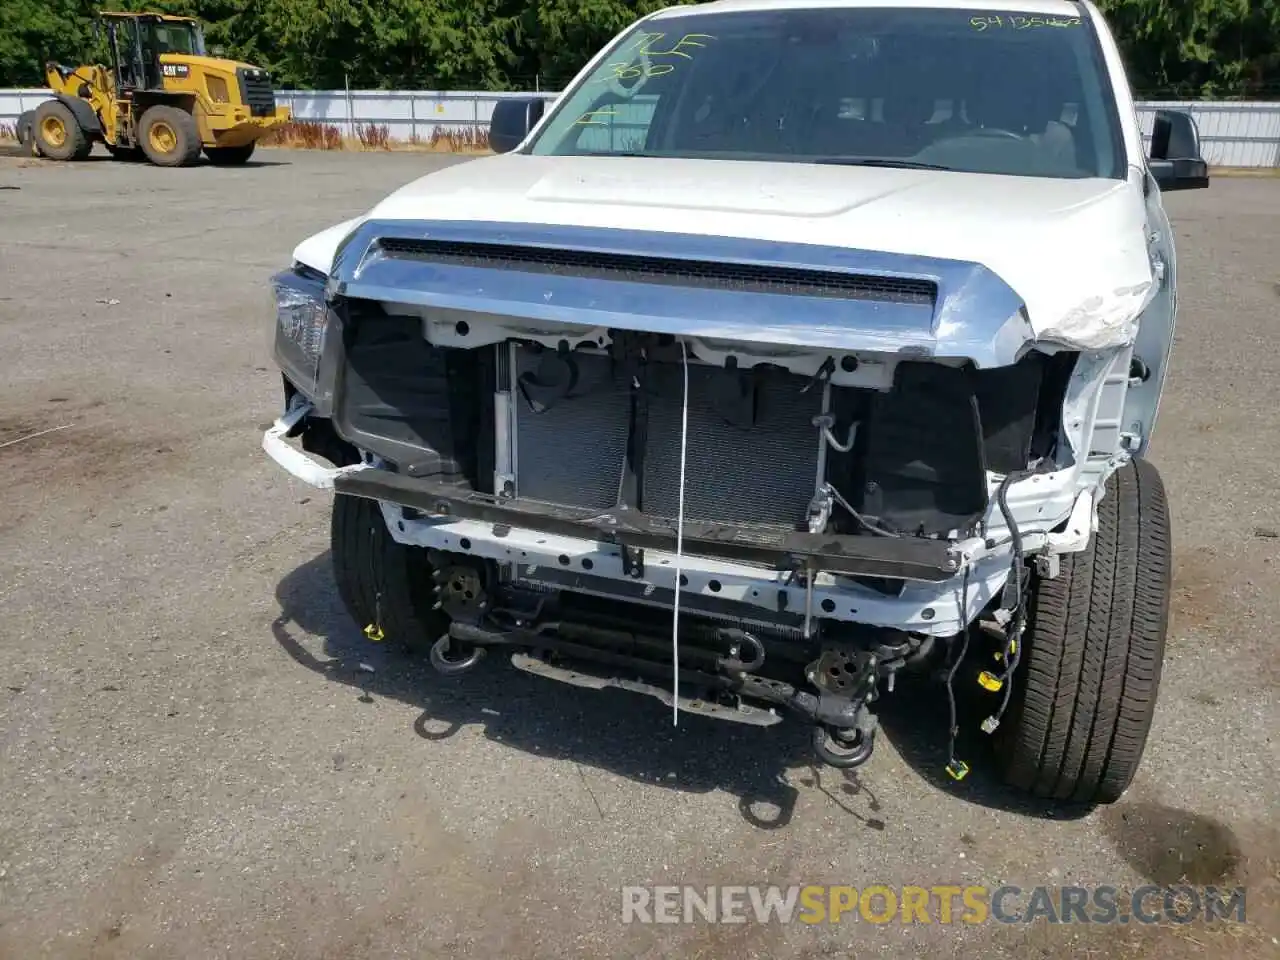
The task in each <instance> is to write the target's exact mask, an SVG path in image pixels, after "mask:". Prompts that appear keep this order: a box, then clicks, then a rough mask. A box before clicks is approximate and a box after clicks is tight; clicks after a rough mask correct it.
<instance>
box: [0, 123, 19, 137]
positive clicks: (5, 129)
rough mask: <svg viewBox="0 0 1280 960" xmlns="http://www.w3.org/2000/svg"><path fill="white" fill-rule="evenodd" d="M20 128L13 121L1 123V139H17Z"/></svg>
mask: <svg viewBox="0 0 1280 960" xmlns="http://www.w3.org/2000/svg"><path fill="white" fill-rule="evenodd" d="M17 139H18V128H17V127H16V126H14V125H13V124H12V123H0V140H17Z"/></svg>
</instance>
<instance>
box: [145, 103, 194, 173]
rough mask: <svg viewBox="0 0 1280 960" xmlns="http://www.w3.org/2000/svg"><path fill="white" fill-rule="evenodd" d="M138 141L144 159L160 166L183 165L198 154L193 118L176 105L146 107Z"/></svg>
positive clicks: (190, 161)
mask: <svg viewBox="0 0 1280 960" xmlns="http://www.w3.org/2000/svg"><path fill="white" fill-rule="evenodd" d="M138 142H139V143H140V144H141V145H142V152H143V153H145V154H146V155H147V159H148V160H150V161H151V162H152V163H154V164H156V165H157V166H161V167H185V166H187V165H188V164H191V163H195V161H196V159H197V158H198V157H199V156H200V134H199V133H198V132H197V131H196V120H195V117H193V116H191V114H189V113H187V111H185V110H180V109H178V108H177V107H169V106H164V105H157V106H154V107H151V108H150V109H148V110H147V112H146V113H144V114H143V115H142V124H141V126H140V129H139V131H138Z"/></svg>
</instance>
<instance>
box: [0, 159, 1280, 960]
mask: <svg viewBox="0 0 1280 960" xmlns="http://www.w3.org/2000/svg"><path fill="white" fill-rule="evenodd" d="M260 157H261V162H260V163H255V164H254V165H252V166H250V167H247V168H245V169H240V170H227V169H216V168H212V167H196V168H192V169H184V170H158V169H155V168H153V167H149V166H144V165H132V164H118V163H112V162H108V161H106V160H105V159H104V160H100V161H91V162H86V163H83V164H77V165H58V164H47V163H43V162H39V161H31V160H22V159H0V357H2V358H3V359H2V360H0V362H2V363H3V368H2V369H3V376H2V377H0V444H5V445H4V446H0V477H3V482H4V494H3V498H2V499H0V650H2V651H3V661H2V663H0V957H5V958H8V957H13V958H23V960H27V958H37V957H67V958H79V957H109V958H116V957H118V958H143V957H183V958H192V960H195V958H203V957H235V958H238V960H253V958H268V957H271V958H276V957H289V958H294V957H296V958H320V957H324V958H340V957H343V958H345V957H352V958H355V957H359V958H361V960H374V958H384V957H415V958H421V957H426V956H462V957H480V958H490V957H497V956H522V957H578V956H581V957H601V956H631V957H664V956H685V957H691V958H695V957H696V958H719V957H725V958H728V957H733V958H749V957H761V958H763V957H770V958H791V957H852V956H855V955H856V956H858V957H866V956H885V957H898V956H901V957H917V956H922V955H924V956H941V957H946V956H952V955H961V956H983V957H1026V956H1042V957H1044V956H1048V957H1064V958H1065V957H1084V956H1121V957H1150V958H1160V960H1166V958H1174V960H1176V958H1179V957H1193V956H1199V955H1201V954H1202V953H1203V952H1208V951H1212V952H1214V953H1216V954H1218V955H1219V956H1221V957H1231V956H1238V957H1265V956H1277V955H1280V946H1277V939H1276V938H1277V937H1280V910H1278V908H1277V907H1278V902H1280V901H1278V898H1277V894H1276V889H1277V886H1276V883H1277V877H1276V871H1277V861H1280V833H1278V831H1277V821H1278V817H1277V812H1278V810H1280V803H1278V801H1277V789H1276V775H1275V770H1276V769H1277V766H1278V764H1280V756H1278V755H1277V754H1278V751H1277V742H1276V730H1277V728H1280V707H1278V706H1277V686H1278V684H1280V670H1278V669H1277V656H1276V648H1275V640H1274V636H1273V634H1272V631H1271V628H1270V626H1269V622H1270V621H1269V619H1268V614H1267V613H1266V611H1267V610H1269V609H1272V605H1273V604H1275V603H1276V602H1277V601H1278V600H1280V562H1277V560H1276V558H1277V555H1278V554H1280V539H1276V538H1275V533H1276V531H1277V529H1278V528H1280V506H1278V505H1277V501H1276V499H1275V492H1276V487H1275V478H1276V466H1275V451H1276V450H1277V449H1280V418H1278V417H1277V416H1276V413H1275V411H1276V410H1277V408H1278V407H1280V378H1277V376H1276V363H1275V357H1276V340H1275V338H1276V317H1277V313H1278V312H1280V266H1278V265H1277V255H1276V252H1277V251H1278V250H1280V181H1275V180H1265V179H1230V180H1228V179H1220V180H1217V181H1215V183H1214V185H1213V188H1212V189H1210V190H1208V191H1202V192H1195V193H1187V194H1181V195H1175V196H1172V197H1170V199H1169V201H1168V203H1169V206H1170V208H1171V210H1172V215H1173V218H1174V221H1175V226H1176V230H1177V234H1178V239H1179V243H1180V254H1181V259H1180V262H1179V268H1180V270H1181V272H1182V278H1181V289H1180V292H1181V296H1182V313H1181V323H1180V325H1179V330H1178V343H1177V347H1176V351H1175V359H1174V365H1173V371H1172V374H1171V378H1172V379H1171V383H1170V385H1169V389H1168V391H1167V392H1166V397H1165V401H1164V406H1163V409H1162V412H1161V422H1160V425H1159V429H1158V430H1157V435H1156V440H1155V443H1154V447H1153V457H1154V459H1155V460H1156V461H1157V463H1158V465H1159V466H1160V467H1161V468H1162V470H1163V471H1164V475H1165V477H1166V480H1167V483H1168V486H1169V489H1170V495H1171V499H1172V503H1173V509H1174V515H1175V524H1176V526H1175V533H1176V543H1177V545H1176V560H1177V570H1176V584H1175V587H1176V600H1175V622H1174V625H1173V630H1172V634H1171V637H1170V641H1169V651H1168V658H1167V660H1166V663H1165V681H1164V687H1163V691H1162V697H1161V700H1160V709H1159V713H1158V716H1157V718H1156V722H1155V729H1154V732H1153V737H1152V742H1151V745H1150V747H1149V749H1148V752H1147V757H1146V761H1145V764H1144V766H1143V769H1142V772H1141V774H1140V776H1139V778H1138V780H1137V782H1136V783H1135V784H1134V786H1133V788H1132V789H1131V790H1130V792H1129V793H1128V794H1127V795H1126V797H1125V798H1124V799H1123V800H1122V801H1121V802H1120V803H1119V804H1117V805H1115V806H1113V807H1110V808H1105V809H1098V810H1095V811H1081V810H1077V809H1071V808H1060V809H1049V810H1046V809H1044V808H1043V807H1034V806H1030V805H1027V804H1024V803H1023V802H1022V801H1020V800H1019V799H1018V798H1017V797H1015V796H1012V795H1010V794H1009V793H1007V792H1006V791H1004V790H1002V789H1001V788H1000V787H999V786H998V785H997V784H996V783H995V782H994V780H993V778H992V777H991V775H990V773H989V770H990V763H989V760H988V758H986V757H985V755H984V754H983V752H982V750H981V749H980V745H979V744H969V745H968V746H967V747H966V749H967V751H968V753H967V755H968V757H969V759H970V760H971V762H973V763H974V765H975V767H976V770H975V773H974V774H973V776H971V777H970V778H969V780H967V781H965V782H964V783H963V784H959V785H956V784H953V783H951V782H950V781H949V780H947V779H946V778H945V776H940V774H941V765H942V762H943V759H944V757H943V755H942V752H941V748H942V744H941V737H942V732H943V730H944V728H945V726H946V720H945V716H944V714H943V713H942V712H941V711H940V710H939V706H938V703H937V697H936V696H935V695H933V694H932V693H931V692H930V691H928V690H924V689H909V688H908V689H904V688H903V687H902V686H900V687H899V692H898V694H896V695H895V696H894V697H892V698H890V700H889V701H887V705H886V709H885V711H884V717H883V720H884V724H885V730H886V736H885V737H883V738H882V746H881V749H879V750H878V751H877V755H876V757H875V759H874V760H873V761H872V762H871V763H870V764H869V765H868V766H867V767H865V768H864V769H863V771H862V772H861V773H860V774H859V775H858V776H856V777H848V776H842V775H841V774H840V773H839V772H838V771H835V770H833V769H830V768H819V767H816V766H815V765H814V764H813V762H812V759H811V756H810V753H809V749H808V745H807V737H806V735H805V731H804V730H803V729H801V728H800V727H799V726H790V725H787V726H784V727H782V728H780V729H779V728H775V729H774V730H772V731H769V732H764V733H761V732H758V731H754V730H749V729H742V730H740V729H737V728H736V727H734V726H732V725H724V724H717V723H713V722H709V721H702V722H700V721H699V720H698V719H697V718H692V717H690V718H687V719H686V720H685V721H684V722H683V723H682V724H681V726H680V728H679V729H678V730H676V731H673V730H672V729H671V727H670V724H669V720H668V717H667V713H666V711H665V709H664V708H663V707H661V706H660V705H659V704H657V703H656V702H655V701H649V700H648V699H645V698H634V697H628V696H625V695H621V694H618V695H598V694H593V693H589V692H584V691H579V690H575V689H573V688H569V687H564V686H561V685H559V684H554V683H551V682H549V681H545V680H541V679H538V678H534V677H529V676H526V675H524V674H520V673H518V672H516V671H514V670H511V669H509V668H504V667H503V666H502V665H501V664H500V663H498V659H499V658H490V659H489V661H488V662H487V666H486V667H485V668H484V669H483V670H481V671H479V672H478V674H476V675H473V676H471V677H468V678H467V679H465V680H463V681H462V682H459V683H455V684H442V683H440V682H438V681H437V680H436V679H435V678H434V676H433V675H432V674H431V673H430V671H429V670H428V669H426V668H425V667H424V666H423V665H421V664H419V663H415V662H413V661H410V660H408V659H407V658H404V657H402V656H400V655H398V654H396V653H394V652H393V651H390V650H386V649H383V648H382V647H375V646H372V645H370V644H367V643H366V642H365V641H364V640H363V638H362V637H361V636H360V635H359V633H358V631H357V630H356V629H355V628H354V626H353V625H352V624H351V623H350V622H349V621H348V620H347V619H346V617H345V616H344V614H343V613H342V611H341V609H340V606H339V603H338V600H337V597H336V594H335V591H334V587H333V583H332V579H331V576H330V573H329V557H328V542H327V541H328V499H327V497H326V496H323V495H320V494H318V493H316V492H315V491H313V490H311V489H309V488H306V487H304V486H302V485H301V484H298V483H295V482H293V481H292V480H291V479H289V478H287V477H286V475H285V474H283V473H282V472H281V471H280V470H278V469H277V468H275V467H274V466H273V465H272V464H270V463H269V462H268V461H267V460H266V458H265V457H264V456H263V455H262V454H261V452H260V449H259V440H260V433H261V430H262V429H263V427H264V426H265V425H266V423H267V422H268V421H269V420H270V419H272V418H273V417H274V416H275V415H276V414H277V412H278V408H279V402H280V396H279V380H278V376H277V374H276V373H275V372H274V370H273V368H272V366H271V362H270V357H269V348H268V331H269V322H270V321H269V309H270V308H269V303H268V299H267V294H266V292H265V281H266V279H267V277H268V275H269V274H270V273H271V272H272V271H273V270H274V269H276V268H279V267H280V266H281V265H283V264H285V263H286V261H287V259H288V256H289V252H290V250H291V249H292V247H293V245H294V244H295V243H296V242H297V241H298V240H300V239H301V238H302V237H304V236H306V235H307V234H309V233H311V232H313V231H314V230H316V229H319V228H321V227H323V226H326V225H328V224H330V223H331V222H334V221H337V220H338V219H340V218H344V217H347V216H350V215H354V214H356V213H358V212H361V211H363V210H364V209H366V208H367V207H368V206H369V205H370V204H371V203H372V202H373V201H375V200H376V199H378V198H380V197H381V196H382V195H384V194H385V193H386V192H387V191H389V190H390V189H391V188H393V187H396V186H398V185H400V184H402V183H405V182H407V181H409V180H411V179H413V178H414V177H416V176H417V175H419V174H421V173H423V172H425V171H427V170H429V169H431V168H432V167H434V166H438V165H440V164H442V163H447V162H450V161H449V160H447V159H444V158H440V157H433V156H428V155H417V154H387V155H343V154H310V153H301V152H297V153H295V152H288V151H264V152H263V153H262V154H260ZM38 431H52V432H47V433H44V434H43V435H40V436H35V437H31V438H29V439H21V438H24V437H27V436H28V435H29V434H33V433H36V432H38ZM14 440H17V441H18V442H16V443H11V442H9V441H14ZM362 664H364V665H367V666H369V667H372V668H373V672H369V671H368V670H366V669H363V668H362V666H361V665H362ZM1184 878H1185V879H1186V880H1188V881H1190V882H1193V883H1201V884H1207V883H1216V884H1226V885H1233V884H1238V883H1247V884H1248V885H1249V899H1248V911H1249V917H1250V923H1248V924H1247V925H1244V926H1240V925H1230V924H1223V923H1218V924H1215V925H1212V926H1208V925H1204V924H1195V925H1190V926H1175V925H1169V924H1164V925H1158V926H1153V927H1140V926H1134V925H1131V926H1109V927H1101V926H1098V925H1090V926H1082V925H1080V924H1074V925H1063V926H1048V925H1044V924H1036V925H1033V926H1024V925H1012V926H1010V925H1003V924H994V923H993V924H985V925H981V926H956V925H952V926H944V925H938V924H932V925H913V926H903V925H899V924H892V925H888V926H873V925H871V924H868V923H856V924H854V923H848V922H845V923H842V924H840V925H838V926H832V925H822V926H817V927H808V926H804V925H800V924H795V925H790V926H782V925H777V924H769V925H760V924H755V923H750V924H746V925H739V926H735V925H720V926H711V925H707V924H694V925H677V926H623V925H622V924H621V922H620V894H619V888H620V887H621V886H622V885H624V884H649V883H692V884H699V885H703V884H713V883H719V884H746V883H777V884H790V883H847V884H852V885H855V886H858V887H864V886H866V885H869V884H873V883H884V884H890V885H901V884H920V885H925V886H929V885H933V884H941V883H983V884H987V885H992V886H994V885H996V884H999V883H1015V884H1019V885H1021V886H1023V887H1032V886H1035V885H1037V884H1046V885H1050V886H1053V887H1058V886H1061V885H1065V884H1072V883H1114V884H1117V885H1121V886H1136V885H1138V884H1142V883H1147V882H1153V881H1154V882H1157V883H1170V882H1177V881H1179V880H1180V879H1184Z"/></svg>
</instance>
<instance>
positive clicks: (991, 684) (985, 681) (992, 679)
mask: <svg viewBox="0 0 1280 960" xmlns="http://www.w3.org/2000/svg"><path fill="white" fill-rule="evenodd" d="M978 686H980V687H981V688H982V689H983V690H990V691H991V692H992V693H995V692H996V691H997V690H999V689H1000V688H1001V687H1003V686H1004V681H1003V680H1001V679H1000V678H999V677H997V676H996V675H995V674H994V673H992V672H991V671H990V670H983V671H982V672H981V673H980V674H978Z"/></svg>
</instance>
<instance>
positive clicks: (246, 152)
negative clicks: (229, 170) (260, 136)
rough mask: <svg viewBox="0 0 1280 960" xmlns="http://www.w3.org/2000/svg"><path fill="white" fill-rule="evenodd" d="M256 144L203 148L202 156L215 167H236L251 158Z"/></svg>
mask: <svg viewBox="0 0 1280 960" xmlns="http://www.w3.org/2000/svg"><path fill="white" fill-rule="evenodd" d="M256 146H257V144H256V143H246V144H244V145H243V146H240V147H205V148H204V155H205V156H206V157H208V158H209V162H210V163H212V164H213V165H214V166H217V167H236V166H239V165H240V164H242V163H245V162H246V161H247V160H248V159H249V158H250V157H252V156H253V148H254V147H256Z"/></svg>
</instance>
